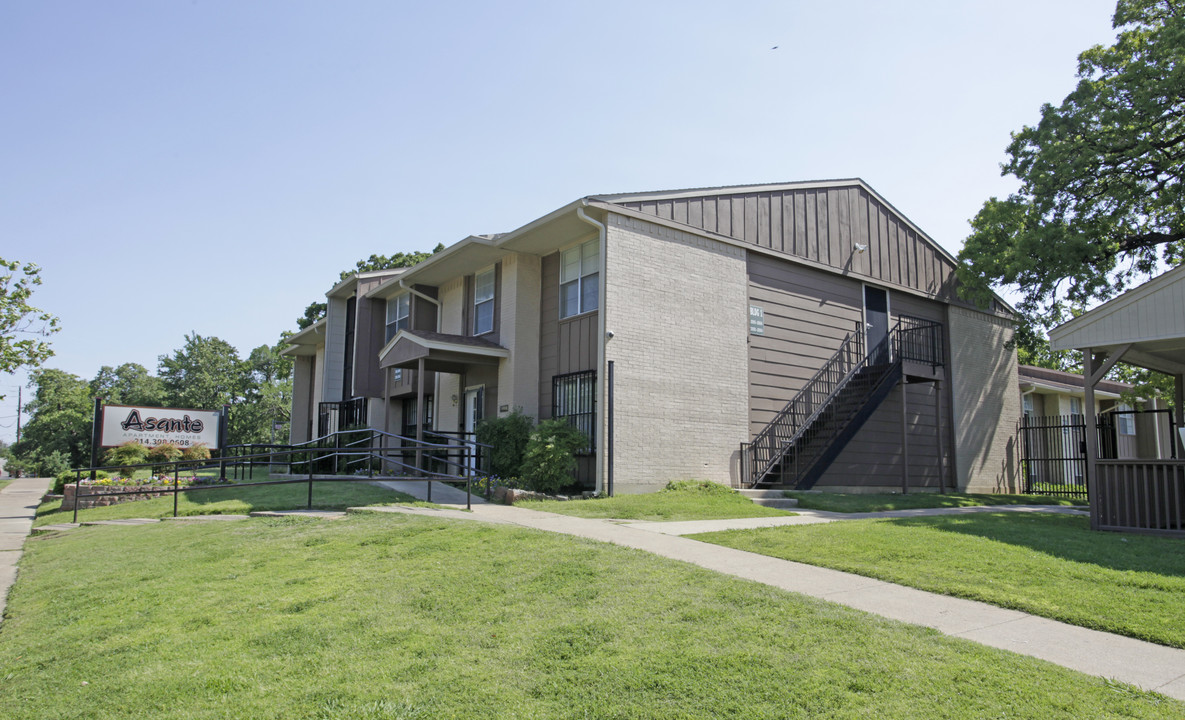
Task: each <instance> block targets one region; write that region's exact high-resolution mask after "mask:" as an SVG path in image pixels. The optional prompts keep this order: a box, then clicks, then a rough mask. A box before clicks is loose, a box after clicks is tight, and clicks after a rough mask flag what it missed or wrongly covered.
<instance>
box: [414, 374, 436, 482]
mask: <svg viewBox="0 0 1185 720" xmlns="http://www.w3.org/2000/svg"><path fill="white" fill-rule="evenodd" d="M416 470H418V471H420V472H423V471H424V358H420V359H419V360H418V361H417V363H416ZM431 499H432V482H431V481H429V482H428V500H429V501H431Z"/></svg>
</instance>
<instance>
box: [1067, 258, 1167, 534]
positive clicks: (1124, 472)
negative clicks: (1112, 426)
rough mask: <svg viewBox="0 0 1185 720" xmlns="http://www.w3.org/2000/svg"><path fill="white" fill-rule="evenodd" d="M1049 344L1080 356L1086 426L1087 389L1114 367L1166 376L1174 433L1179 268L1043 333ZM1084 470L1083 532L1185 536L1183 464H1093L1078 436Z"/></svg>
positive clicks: (1090, 445)
mask: <svg viewBox="0 0 1185 720" xmlns="http://www.w3.org/2000/svg"><path fill="white" fill-rule="evenodd" d="M1049 341H1050V345H1051V347H1052V348H1053V349H1054V350H1081V351H1082V367H1083V373H1082V374H1083V377H1084V379H1085V391H1086V402H1085V403H1083V404H1084V406H1085V408H1084V409H1085V412H1086V423H1087V424H1086V426H1087V427H1095V423H1096V422H1097V421H1096V418H1095V411H1094V392H1095V386H1096V385H1098V383H1099V381H1100V380H1102V379H1103V376H1104V375H1106V374H1107V373H1108V372H1109V371H1110V370H1111V368H1113V367H1114V366H1115V364H1116V363H1118V362H1123V363H1127V364H1129V365H1135V366H1137V367H1142V368H1147V369H1149V370H1156V371H1158V372H1162V373H1165V374H1167V375H1170V376H1172V377H1173V380H1174V414H1175V415H1176V420H1177V426H1178V427H1181V426H1182V419H1183V410H1185V265H1181V266H1178V267H1176V268H1174V269H1173V270H1170V271H1168V272H1166V273H1164V274H1162V275H1159V276H1158V277H1156V278H1153V279H1152V280H1149V281H1148V282H1146V283H1144V284H1143V285H1141V286H1139V287H1137V288H1133V289H1132V290H1129V291H1128V292H1126V293H1124V294H1122V295H1120V296H1118V297H1116V298H1114V299H1112V300H1111V301H1109V302H1107V303H1104V304H1103V305H1100V306H1099V307H1097V308H1095V309H1093V310H1091V311H1090V312H1087V313H1084V314H1082V315H1080V316H1078V317H1076V318H1074V319H1073V320H1071V321H1070V322H1067V323H1065V324H1063V325H1059V326H1058V327H1056V328H1054V329H1053V330H1050V331H1049ZM1174 442H1177V443H1183V444H1185V439H1183V438H1181V437H1178V438H1174ZM1182 449H1185V448H1182ZM1086 463H1087V483H1088V484H1087V489H1088V492H1089V494H1090V526H1091V529H1094V530H1124V531H1129V532H1147V533H1157V534H1168V535H1177V536H1181V537H1185V460H1100V459H1099V448H1098V437H1097V434H1096V433H1086Z"/></svg>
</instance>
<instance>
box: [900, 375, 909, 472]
mask: <svg viewBox="0 0 1185 720" xmlns="http://www.w3.org/2000/svg"><path fill="white" fill-rule="evenodd" d="M905 387H906V386H905V378H901V492H902V493H903V494H904V493H908V492H909V416H908V414H907V412H906V400H905V397H906V395H907V393H906V392H905Z"/></svg>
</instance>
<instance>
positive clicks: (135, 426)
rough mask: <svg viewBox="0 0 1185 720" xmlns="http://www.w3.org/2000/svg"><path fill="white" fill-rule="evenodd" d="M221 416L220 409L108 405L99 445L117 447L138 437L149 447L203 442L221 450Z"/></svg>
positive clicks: (139, 440)
mask: <svg viewBox="0 0 1185 720" xmlns="http://www.w3.org/2000/svg"><path fill="white" fill-rule="evenodd" d="M219 415H220V413H219V412H218V411H217V410H186V409H183V408H159V407H132V406H130V405H105V406H103V425H102V430H101V432H100V434H99V445H100V446H102V447H114V446H116V445H122V444H124V443H125V442H130V441H133V440H134V441H136V442H139V443H140V444H141V445H147V446H149V447H151V446H153V445H163V444H164V443H173V444H174V445H179V446H181V447H183V448H184V447H190V446H191V445H197V444H199V443H202V444H204V445H205V446H206V447H208V448H210V449H211V450H217V449H218V416H219Z"/></svg>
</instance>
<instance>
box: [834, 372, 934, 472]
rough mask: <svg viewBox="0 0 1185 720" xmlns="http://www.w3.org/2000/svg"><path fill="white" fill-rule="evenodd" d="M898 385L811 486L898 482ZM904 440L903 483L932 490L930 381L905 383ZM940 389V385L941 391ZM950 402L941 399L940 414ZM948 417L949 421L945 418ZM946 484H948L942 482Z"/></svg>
mask: <svg viewBox="0 0 1185 720" xmlns="http://www.w3.org/2000/svg"><path fill="white" fill-rule="evenodd" d="M901 387H903V386H900V385H899V386H898V387H897V388H895V389H894V390H893V391H892V393H890V395H889V397H888V398H886V399H885V401H884V403H882V404H881V406H880V407H879V408H877V409H876V412H874V413H873V415H872V417H870V418H869V419H868V421H867V422H866V423H865V424H864V426H863V427H862V428H860V432H858V433H857V434H856V436H855V437H854V438H852V440H851V442H849V443H848V444H847V446H846V447H844V449H843V451H842V452H841V453H840V455H839V457H838V458H836V459H835V462H833V463H832V464H831V466H830V467H829V468H827V471H826V472H825V473H823V477H822V478H820V480H819V482H818V483H817V485H816V487H818V488H819V489H825V488H827V487H828V486H837V487H886V488H891V489H899V488H900V487H901V463H902V458H903V453H902V446H901ZM904 387H905V388H907V392H908V396H907V400H906V403H907V404H906V409H907V413H906V425H907V428H908V430H907V436H908V439H907V442H908V444H909V488H910V489H911V490H914V489H921V488H930V489H938V486H939V485H938V477H939V474H938V473H939V467H940V466H939V462H938V445H937V440H936V433H937V432H938V423H937V421H936V418H937V415H936V412H937V408H936V406H935V396H936V394H937V393H938V392H939V390H938V389H937V388H936V387H935V385H934V383H911V384H909V385H905V386H904ZM942 392H945V390H942ZM949 407H950V402H949V401H947V400H945V399H944V400H943V402H942V414H943V415H944V416H946V415H947V411H948V409H949ZM948 422H949V421H948ZM949 447H950V445H949V441H947V440H945V438H944V442H943V453H944V454H943V463H944V464H943V465H942V467H943V470H944V474H945V476H946V477H947V478H949V477H950V472H951V469H950V468H951V463H950V456H949V454H950V449H949ZM948 484H949V483H948Z"/></svg>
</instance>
